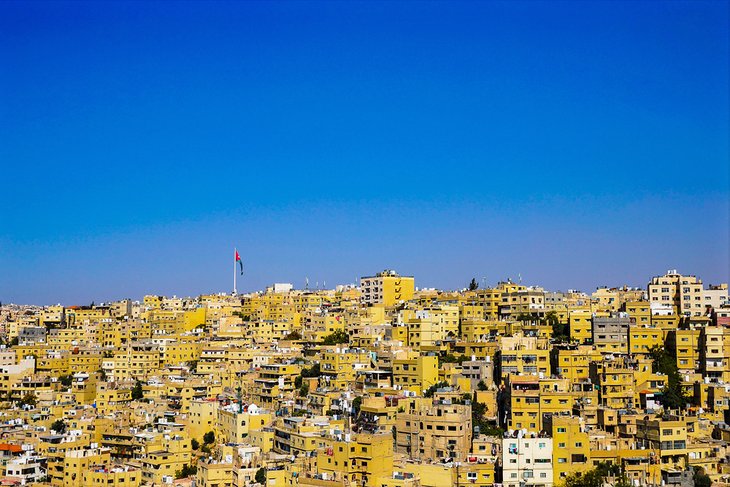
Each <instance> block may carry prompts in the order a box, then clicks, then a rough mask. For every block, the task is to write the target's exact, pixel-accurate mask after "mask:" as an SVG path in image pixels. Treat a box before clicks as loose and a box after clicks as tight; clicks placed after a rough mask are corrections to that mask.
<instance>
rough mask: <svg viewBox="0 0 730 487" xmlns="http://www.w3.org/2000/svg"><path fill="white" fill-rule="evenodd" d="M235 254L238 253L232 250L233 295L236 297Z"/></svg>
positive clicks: (236, 250)
mask: <svg viewBox="0 0 730 487" xmlns="http://www.w3.org/2000/svg"><path fill="white" fill-rule="evenodd" d="M236 252H238V249H236V248H234V249H233V294H234V295H236V294H238V292H237V291H236V264H237V262H236Z"/></svg>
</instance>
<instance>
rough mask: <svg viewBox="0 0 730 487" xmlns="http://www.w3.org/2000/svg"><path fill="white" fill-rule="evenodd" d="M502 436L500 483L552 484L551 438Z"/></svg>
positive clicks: (508, 486) (515, 486) (518, 485)
mask: <svg viewBox="0 0 730 487" xmlns="http://www.w3.org/2000/svg"><path fill="white" fill-rule="evenodd" d="M515 435H516V436H517V437H513V438H505V439H504V441H503V443H502V472H503V479H502V485H504V486H505V487H523V486H524V487H552V485H553V463H552V461H553V439H552V438H539V437H537V435H530V437H523V436H522V433H515Z"/></svg>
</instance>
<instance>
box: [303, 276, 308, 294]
mask: <svg viewBox="0 0 730 487" xmlns="http://www.w3.org/2000/svg"><path fill="white" fill-rule="evenodd" d="M308 289H309V278H308V277H305V278H304V290H305V291H306V290H308Z"/></svg>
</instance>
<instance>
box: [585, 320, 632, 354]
mask: <svg viewBox="0 0 730 487" xmlns="http://www.w3.org/2000/svg"><path fill="white" fill-rule="evenodd" d="M629 323H630V319H629V315H628V314H626V313H620V314H617V315H614V316H594V317H593V330H592V332H593V344H594V345H595V346H596V348H597V349H598V350H599V351H601V352H606V353H628V349H629Z"/></svg>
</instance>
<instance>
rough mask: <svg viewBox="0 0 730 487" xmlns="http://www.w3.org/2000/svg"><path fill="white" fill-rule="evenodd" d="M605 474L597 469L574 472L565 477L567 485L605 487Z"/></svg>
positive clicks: (572, 486) (569, 486)
mask: <svg viewBox="0 0 730 487" xmlns="http://www.w3.org/2000/svg"><path fill="white" fill-rule="evenodd" d="M603 479H604V477H603V475H601V473H600V472H599V471H598V470H596V469H593V470H588V471H587V472H584V473H580V472H576V473H572V474H570V475H568V476H567V477H566V478H565V487H603Z"/></svg>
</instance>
